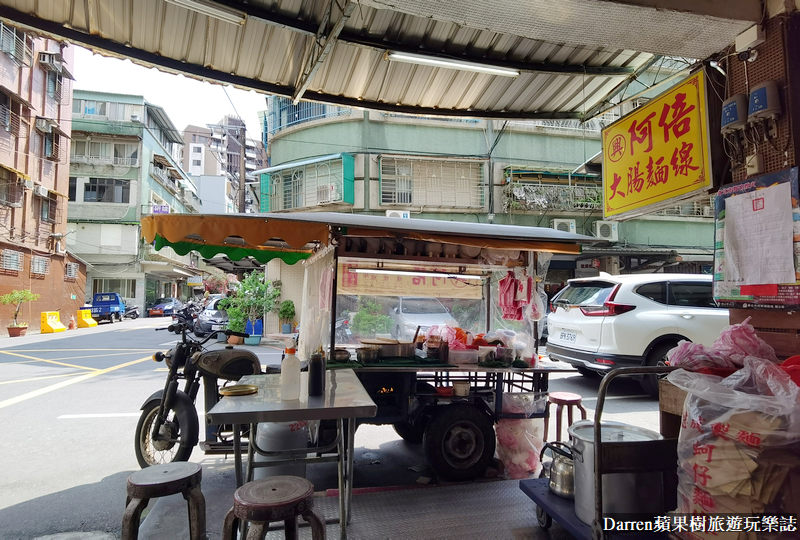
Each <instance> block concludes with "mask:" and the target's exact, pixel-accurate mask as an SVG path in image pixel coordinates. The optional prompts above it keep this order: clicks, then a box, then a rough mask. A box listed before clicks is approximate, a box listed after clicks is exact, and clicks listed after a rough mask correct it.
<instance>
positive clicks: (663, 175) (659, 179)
mask: <svg viewBox="0 0 800 540" xmlns="http://www.w3.org/2000/svg"><path fill="white" fill-rule="evenodd" d="M662 163H664V157H663V156H662V157H660V158H658V161H656V162H655V163H654V162H653V157H652V156H651V157H650V161H649V162H648V163H647V187H650V186H655V185H656V184H666V183H667V180H669V166H668V165H662Z"/></svg>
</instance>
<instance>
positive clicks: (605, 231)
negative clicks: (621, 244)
mask: <svg viewBox="0 0 800 540" xmlns="http://www.w3.org/2000/svg"><path fill="white" fill-rule="evenodd" d="M592 227H593V228H594V235H595V236H596V237H597V238H602V239H603V240H607V241H609V242H616V241H617V240H619V223H617V222H616V221H602V220H599V221H595V222H594V224H593V225H592Z"/></svg>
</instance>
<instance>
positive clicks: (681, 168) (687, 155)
mask: <svg viewBox="0 0 800 540" xmlns="http://www.w3.org/2000/svg"><path fill="white" fill-rule="evenodd" d="M693 146H694V145H693V144H692V143H683V146H681V148H680V149H678V148H676V149H675V151H674V152H673V153H672V159H671V160H670V165H672V172H673V173H674V174H675V176H678V175H679V174H682V175H683V176H689V170H692V171H696V170H698V169H699V168H700V167H695V166H693V165H692V160H693V159H694V158H693V157H692V147H693Z"/></svg>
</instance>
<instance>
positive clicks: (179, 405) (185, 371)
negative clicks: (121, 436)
mask: <svg viewBox="0 0 800 540" xmlns="http://www.w3.org/2000/svg"><path fill="white" fill-rule="evenodd" d="M157 330H168V331H170V332H176V333H178V334H181V340H180V341H179V342H178V344H177V345H175V347H174V348H173V349H170V350H169V351H167V352H165V353H162V352H157V353H156V354H154V355H153V360H154V361H156V362H166V364H167V367H168V368H169V373H168V374H167V380H166V382H165V384H164V389H163V390H159V391H157V392H155V393H154V394H153V395H151V396H150V397H149V398H147V399H146V400H145V402H144V404H143V405H142V408H141V411H142V414H141V416H140V417H139V422H138V423H137V424H136V438H135V440H134V448H135V451H136V460H137V461H138V462H139V465H140V466H141V467H142V468H145V467H149V466H151V465H157V464H162V463H171V462H173V461H188V460H189V457H190V456H191V455H192V450H193V449H194V447H195V446H197V442H198V439H199V425H198V424H199V423H198V420H197V409H196V408H195V401H196V400H197V394H198V392H199V390H200V383H201V381H202V383H203V389H204V391H203V394H204V399H205V410H207V411H208V410H210V409H211V407H213V406H214V405H215V404H216V403H217V402H218V401H219V399H220V394H219V388H220V386H219V380H220V379H222V380H223V381H238V380H239V379H240V378H241V377H243V376H245V375H255V374H259V373H261V363H260V362H259V360H258V357H257V356H256V355H255V354H253V353H252V352H250V351H247V350H242V349H234V348H227V347H226V348H225V349H222V350H213V351H205V350H204V349H203V345H205V344H206V342H208V341H209V340H211V339H216V337H217V334H221V333H224V334H225V335H226V336H239V337H249V335H248V334H244V333H240V332H233V331H231V330H224V331H223V330H217V331H215V332H211V333H210V334H208V336H206V337H205V339H203V340H195V339H192V338H191V337H190V336H189V329H188V327H187V326H186V325H184V324H181V323H178V324H173V325H170V326H169V327H168V328H158V329H157ZM181 380H184V381H185V383H184V384H183V389H182V390H181V389H179V388H178V385H179V382H180V381H181ZM204 449H205V451H206V453H231V452H232V449H233V430H232V427H231V426H212V425H210V426H207V427H206V441H205V443H204ZM214 449H217V450H218V451H217V452H214Z"/></svg>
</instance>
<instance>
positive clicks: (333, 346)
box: [328, 233, 341, 362]
mask: <svg viewBox="0 0 800 540" xmlns="http://www.w3.org/2000/svg"><path fill="white" fill-rule="evenodd" d="M339 240H341V236H339V235H338V233H337V234H335V235H333V238H332V240H331V241H332V242H334V247H333V283H332V285H331V348H330V353H329V356H328V361H329V362H333V353H334V350H335V349H336V288H337V286H338V285H337V283H338V281H339V244H338V241H339Z"/></svg>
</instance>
